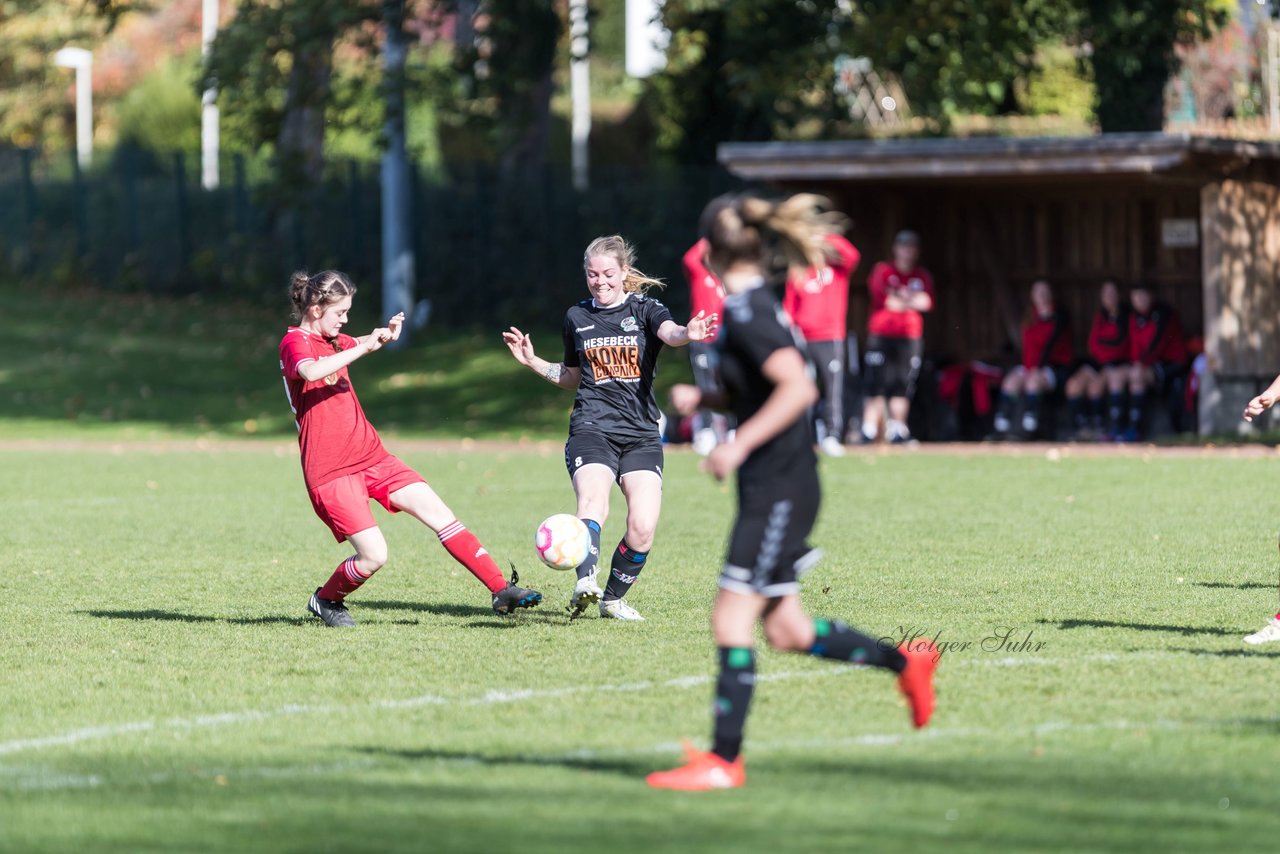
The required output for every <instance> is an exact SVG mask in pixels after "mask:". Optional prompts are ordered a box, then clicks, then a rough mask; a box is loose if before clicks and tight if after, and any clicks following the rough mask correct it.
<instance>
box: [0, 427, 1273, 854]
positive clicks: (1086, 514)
mask: <svg viewBox="0 0 1280 854" xmlns="http://www.w3.org/2000/svg"><path fill="white" fill-rule="evenodd" d="M389 444H390V445H391V447H392V449H393V450H397V451H399V452H401V455H402V456H403V457H404V458H405V459H406V460H408V461H409V462H410V463H411V464H413V465H415V466H417V467H418V468H419V469H420V470H421V471H423V472H424V474H425V475H426V476H427V477H428V479H429V480H430V481H431V482H432V483H433V484H434V485H435V486H436V487H437V489H438V490H439V492H440V493H441V494H442V495H443V496H444V497H445V498H446V500H447V501H448V502H449V503H450V504H451V506H452V507H453V509H454V510H455V511H457V513H458V515H459V516H460V518H462V519H463V520H464V521H465V522H467V523H468V524H469V525H470V526H471V527H472V528H473V529H474V530H475V531H476V532H477V533H478V534H479V536H480V537H481V538H482V539H483V540H484V541H485V542H486V544H487V545H488V547H489V548H490V550H491V551H493V552H494V553H495V555H497V556H499V557H500V559H502V558H505V557H507V556H510V558H511V559H513V560H515V561H516V562H517V563H518V564H519V566H520V567H521V571H522V578H523V579H524V581H525V582H526V583H532V584H533V585H535V586H538V587H541V589H542V590H543V591H544V592H545V593H546V595H547V598H548V600H549V601H548V602H547V603H546V605H545V606H544V607H543V608H541V609H538V610H536V611H532V612H527V613H523V614H520V615H518V616H517V617H514V618H499V617H496V616H494V615H493V614H492V613H491V612H490V609H489V607H488V601H487V596H486V594H485V591H484V590H483V588H482V587H481V586H480V585H479V584H478V583H477V582H475V581H474V580H473V579H472V578H471V577H470V576H469V575H467V574H466V573H465V571H462V570H461V569H460V568H459V567H456V566H455V565H454V564H453V563H452V562H451V561H450V560H449V559H448V557H447V555H445V553H444V551H443V550H442V549H441V548H440V547H439V545H438V544H437V543H436V542H435V541H434V538H433V537H432V536H431V535H430V533H429V532H428V531H426V530H425V529H423V528H421V527H420V526H418V525H417V524H416V523H414V522H413V521H412V520H410V519H408V518H402V517H386V516H385V515H380V516H379V518H380V520H384V521H385V525H384V530H385V531H386V532H387V537H388V540H389V543H390V545H391V550H392V558H391V562H390V563H389V564H388V565H387V566H386V567H385V568H384V569H383V570H382V571H381V572H380V573H379V574H378V575H377V576H375V577H374V579H373V580H372V581H371V582H369V584H367V585H366V587H365V588H364V589H363V590H361V591H360V592H359V593H358V594H357V595H356V596H355V597H353V599H352V600H351V605H352V613H353V615H354V616H355V617H356V619H357V620H359V621H360V626H359V627H358V629H356V630H354V631H349V632H337V631H333V630H328V629H325V628H324V627H322V626H321V625H319V624H318V623H317V622H315V621H313V620H309V619H306V618H304V610H303V607H304V603H305V600H306V597H307V595H308V594H309V593H310V591H311V590H312V588H314V587H315V586H316V585H317V584H319V583H320V582H321V581H322V580H323V579H324V578H325V577H326V576H327V575H328V573H329V572H330V570H331V569H332V567H333V566H334V565H335V564H336V563H337V562H338V561H339V560H340V559H341V558H343V557H344V556H345V555H346V554H347V552H346V550H345V549H344V548H343V547H340V546H338V545H336V544H335V543H333V541H332V539H331V538H330V537H329V535H328V533H327V531H326V530H325V529H324V528H323V527H322V526H321V524H320V523H319V522H318V521H317V520H316V519H315V518H314V517H313V515H312V512H311V509H310V506H309V504H308V503H307V500H306V497H305V494H304V491H303V487H302V482H301V475H300V472H299V468H298V463H297V459H296V455H295V454H294V452H293V451H292V449H291V448H290V445H289V443H288V442H287V440H276V441H262V440H257V441H248V442H244V443H241V444H237V445H233V446H230V447H221V446H215V447H214V448H211V449H205V450H199V449H196V448H195V447H194V446H191V445H184V446H179V447H175V446H159V447H153V448H148V447H145V446H133V445H123V446H119V447H114V448H113V447H112V446H111V445H109V444H102V445H90V446H86V447H74V446H69V447H65V448H62V449H58V448H54V447H48V448H41V447H39V446H37V447H36V448H35V449H34V450H33V449H32V448H25V449H23V450H21V451H19V450H16V449H13V447H12V443H10V445H9V446H3V447H8V448H9V449H8V450H0V470H2V471H3V472H4V473H5V474H4V477H3V478H0V511H2V515H0V518H2V519H3V525H2V526H0V545H3V553H4V554H5V555H6V556H7V558H8V561H7V571H6V572H5V573H4V574H3V575H0V594H3V601H4V613H3V616H2V617H0V699H2V701H3V709H4V713H3V715H2V716H0V849H3V850H12V851H23V852H28V851H31V852H34V851H68V850H84V851H95V852H97V851H146V850H182V851H206V850H219V851H220V850H227V851H253V850H299V851H301V850H379V851H386V850H410V851H424V850H433V851H486V852H487V851H499V850H518V851H548V852H551V851H567V850H603V849H613V850H617V851H630V850H663V851H690V852H694V851H698V852H701V851H788V852H790V851H833V850H865V851H875V852H881V851H921V850H946V851H974V852H990V851H997V850H1009V851H1048V850H1053V851H1059V850H1149V851H1160V852H1167V851H1193V850H1194V851H1207V850H1215V851H1225V850H1247V849H1258V850H1265V849H1268V848H1271V847H1274V844H1275V840H1276V839H1277V838H1280V811H1277V809H1276V802H1277V801H1276V798H1277V795H1276V792H1277V782H1278V781H1280V774H1277V771H1276V756H1277V749H1276V745H1277V737H1278V736H1280V716H1278V712H1277V707H1276V697H1277V689H1276V682H1277V679H1276V675H1277V666H1278V665H1280V649H1271V648H1269V647H1265V646H1264V647H1261V648H1256V649H1255V648H1245V647H1244V646H1243V645H1242V644H1241V643H1240V637H1241V636H1242V635H1244V634H1246V633H1248V632H1250V631H1253V630H1255V629H1257V628H1258V627H1260V626H1261V625H1262V623H1263V621H1264V620H1265V619H1266V617H1267V616H1269V615H1270V614H1271V613H1273V612H1274V608H1275V607H1276V605H1277V601H1276V579H1277V555H1276V551H1275V530H1276V514H1275V509H1274V508H1275V506H1276V487H1275V485H1274V484H1275V482H1276V476H1277V475H1280V459H1273V458H1271V457H1264V456H1253V457H1250V458H1239V459H1233V458H1230V457H1228V456H1226V455H1219V456H1214V457H1201V456H1192V455H1177V456H1174V455H1155V456H1152V455H1146V456H1143V455H1139V454H1136V453H1135V454H1131V455H1127V456H1109V457H1099V458H1080V457H1074V456H1070V455H1068V456H1066V457H1064V458H1061V459H1056V460H1051V459H1048V458H1047V457H1046V456H1045V455H1044V454H1043V453H1039V454H1036V453H1030V454H1027V455H1023V456H1008V455H1005V456H999V455H973V456H968V455H961V454H952V455H941V454H933V453H925V452H920V453H914V454H913V453H902V454H898V453H892V454H857V455H852V456H849V457H846V458H844V459H841V460H826V461H824V462H823V472H824V487H825V503H824V512H823V515H822V518H821V521H820V524H819V528H818V530H817V532H816V534H815V538H814V539H815V541H816V542H817V543H818V544H819V545H821V546H823V547H824V548H825V550H826V552H827V558H826V560H824V561H823V563H822V564H821V565H820V566H819V567H818V568H817V569H815V570H814V571H813V572H812V573H811V574H810V575H809V576H808V577H807V578H806V582H805V592H804V598H805V601H806V604H807V605H808V606H809V608H810V610H811V611H812V612H814V613H816V614H821V615H827V616H834V617H840V618H845V619H848V620H849V621H850V622H852V623H853V624H855V625H857V626H859V627H862V628H864V629H865V630H867V631H869V632H870V633H872V634H875V635H895V636H896V635H900V634H902V633H904V632H912V633H914V632H924V633H927V634H928V635H929V636H930V637H935V636H937V637H938V638H939V639H940V640H941V641H943V642H946V643H950V644H954V645H955V646H953V647H952V648H951V649H950V650H949V651H948V652H947V653H946V654H945V655H944V656H943V659H942V664H941V667H940V669H939V675H938V690H939V705H938V711H937V714H936V716H935V717H934V720H933V723H932V724H931V725H930V726H929V727H928V728H927V729H925V730H923V731H918V732H917V731H915V730H913V729H912V728H911V727H910V726H909V724H908V720H907V713H906V710H905V707H904V706H903V705H902V703H901V702H900V701H899V699H898V696H897V694H896V691H895V689H894V686H893V681H892V679H891V678H890V677H889V676H888V675H887V674H885V673H882V672H876V671H869V670H858V669H854V668H848V667H836V666H832V665H830V664H829V663H826V662H822V661H817V660H812V659H809V658H805V657H799V656H784V655H780V654H775V653H765V654H763V655H762V658H761V662H760V672H761V674H762V677H763V678H762V681H761V684H760V686H759V689H758V691H757V693H756V701H755V706H754V711H753V714H752V717H751V719H750V721H749V724H748V731H747V746H746V756H747V760H748V777H749V780H748V785H747V787H746V788H744V789H741V790H736V791H731V792H715V793H709V794H704V795H679V794H673V793H664V792H654V791H650V790H648V789H647V788H646V787H645V785H644V783H643V780H642V778H643V775H644V774H645V773H646V772H648V771H650V770H654V769H657V768H662V767H670V765H671V764H672V763H673V762H675V761H676V760H677V759H678V746H677V745H678V742H679V739H680V738H681V737H686V736H687V737H692V738H693V739H694V740H695V741H697V742H699V743H705V741H706V738H707V736H708V728H709V706H710V695H711V684H710V680H711V678H712V674H713V664H714V653H713V648H712V645H711V640H710V636H709V630H708V625H707V613H708V608H709V604H710V601H711V598H712V596H713V593H714V585H715V577H716V573H717V570H718V565H719V561H720V556H721V550H722V545H723V540H724V537H725V534H726V531H727V526H728V523H729V519H730V515H731V513H732V495H731V493H730V491H729V490H727V489H726V488H724V487H721V486H719V485H717V484H715V483H714V482H712V481H711V480H710V479H709V478H707V477H706V476H704V475H702V474H700V473H699V472H698V471H697V470H696V458H695V457H693V456H691V455H689V454H685V453H672V454H670V455H669V458H668V465H667V497H666V502H667V503H666V507H665V508H664V515H663V521H662V524H661V526H660V528H659V533H658V543H657V547H656V549H655V551H654V552H653V557H652V558H651V561H650V563H649V568H648V569H647V570H646V573H645V575H644V576H643V577H642V580H641V581H640V583H639V585H638V586H637V588H636V590H635V592H634V593H633V599H634V602H635V604H636V606H637V607H638V608H639V609H640V610H641V611H642V612H643V613H644V614H645V615H646V616H647V617H648V618H649V619H648V621H647V622H645V623H643V624H639V625H626V624H617V623H610V622H603V621H601V620H599V619H597V618H595V617H592V618H589V619H584V620H581V621H578V622H575V623H573V624H569V623H568V622H567V621H566V619H565V617H564V615H563V610H562V608H563V605H564V601H565V600H566V599H567V596H568V591H569V585H570V580H569V578H568V577H567V576H566V575H565V574H560V573H554V572H552V571H550V570H547V569H543V568H541V567H540V566H537V565H535V564H534V562H533V561H532V547H531V538H532V531H533V528H534V526H535V525H536V523H537V521H538V520H539V519H540V518H541V517H542V516H543V515H546V514H548V513H551V512H555V511H559V510H565V509H569V508H570V507H571V498H570V490H569V485H568V481H567V478H566V477H565V475H564V471H563V465H562V462H561V459H560V454H559V449H558V448H557V447H556V446H555V445H549V446H537V447H534V448H531V449H527V450H522V451H519V452H516V451H511V452H502V451H498V450H492V449H490V450H484V449H481V450H475V451H472V452H459V451H456V450H432V449H429V448H427V447H426V446H424V445H411V444H408V443H406V442H402V443H400V444H399V445H397V442H396V441H394V440H391V441H389ZM614 510H615V514H616V515H615V517H614V518H612V519H610V520H609V522H608V524H607V525H606V531H605V533H606V542H613V541H616V537H617V536H618V534H619V533H620V531H621V501H620V498H617V497H615V505H614ZM379 512H380V511H379ZM1006 632H1007V634H1008V640H1007V641H1000V640H990V639H991V638H998V637H1000V636H1002V635H1004V634H1005V633H1006ZM1028 636H1029V643H1028V642H1027V640H1028ZM984 641H985V648H984ZM965 643H968V644H970V646H968V647H965V646H964V644H965ZM1015 644H1016V646H1014V645H1015Z"/></svg>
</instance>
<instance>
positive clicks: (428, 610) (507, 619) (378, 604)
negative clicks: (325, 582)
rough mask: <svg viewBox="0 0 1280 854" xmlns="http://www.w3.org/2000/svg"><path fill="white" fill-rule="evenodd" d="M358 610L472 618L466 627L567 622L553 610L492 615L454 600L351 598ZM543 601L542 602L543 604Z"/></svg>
mask: <svg viewBox="0 0 1280 854" xmlns="http://www.w3.org/2000/svg"><path fill="white" fill-rule="evenodd" d="M351 604H352V606H353V607H354V608H355V609H356V610H357V611H358V610H360V609H363V608H369V609H370V610H374V611H414V612H417V613H424V614H436V615H439V616H443V617H472V618H474V619H471V620H469V621H468V622H466V623H463V626H464V627H466V628H468V629H509V628H515V627H516V626H519V625H521V624H523V623H529V622H534V623H554V622H568V616H567V615H566V614H562V613H560V612H558V611H556V610H555V609H544V608H542V607H537V608H522V609H520V610H519V611H516V612H515V613H514V614H495V613H494V612H493V608H485V607H483V606H480V605H460V604H457V603H454V602H396V601H391V600H386V599H372V600H370V601H368V602H361V601H352V603H351ZM544 604H545V603H544Z"/></svg>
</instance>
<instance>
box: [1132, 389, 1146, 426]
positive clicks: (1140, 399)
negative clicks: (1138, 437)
mask: <svg viewBox="0 0 1280 854" xmlns="http://www.w3.org/2000/svg"><path fill="white" fill-rule="evenodd" d="M1146 397H1147V396H1146V395H1145V394H1135V395H1131V396H1130V397H1129V427H1130V428H1131V429H1133V430H1138V429H1140V428H1141V427H1142V407H1143V404H1144V402H1145V401H1146Z"/></svg>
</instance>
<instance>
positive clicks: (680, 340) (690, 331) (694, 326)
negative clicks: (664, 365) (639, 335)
mask: <svg viewBox="0 0 1280 854" xmlns="http://www.w3.org/2000/svg"><path fill="white" fill-rule="evenodd" d="M719 322H720V315H718V314H715V313H714V312H713V313H712V314H707V313H706V312H705V311H700V312H698V313H697V314H695V315H694V316H693V317H691V318H690V319H689V323H688V325H686V326H681V325H680V324H678V323H676V322H675V321H674V320H665V321H663V323H662V325H661V326H659V327H658V337H659V338H660V339H662V343H664V344H667V345H669V346H671V347H683V346H684V345H685V344H688V343H689V342H690V341H705V340H706V339H708V338H710V337H711V336H712V335H715V334H716V329H718V328H719Z"/></svg>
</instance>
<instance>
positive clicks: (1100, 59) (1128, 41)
mask: <svg viewBox="0 0 1280 854" xmlns="http://www.w3.org/2000/svg"><path fill="white" fill-rule="evenodd" d="M1079 2H1081V3H1082V7H1083V18H1082V27H1081V37H1082V39H1083V40H1085V41H1087V42H1088V43H1089V45H1090V46H1091V47H1092V57H1091V63H1092V66H1093V76H1094V80H1095V82H1096V85H1097V93H1098V94H1097V106H1096V111H1097V117H1098V124H1099V125H1100V126H1101V127H1102V130H1104V131H1158V130H1160V129H1161V128H1163V126H1164V87H1165V84H1166V83H1167V82H1168V80H1169V77H1170V75H1171V74H1173V73H1174V72H1175V71H1176V70H1177V68H1178V57H1177V54H1176V52H1175V51H1176V47H1177V45H1179V44H1188V43H1191V42H1194V41H1196V40H1198V39H1203V38H1207V37H1208V36H1210V35H1212V33H1213V31H1214V30H1215V29H1217V28H1218V27H1220V26H1221V25H1222V24H1223V23H1224V22H1225V21H1226V20H1227V18H1228V16H1229V15H1230V11H1231V9H1232V8H1233V6H1234V3H1232V2H1230V0H1129V2H1124V3H1121V2H1116V0H1079Z"/></svg>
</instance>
